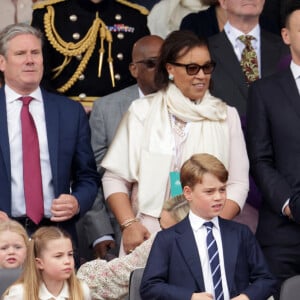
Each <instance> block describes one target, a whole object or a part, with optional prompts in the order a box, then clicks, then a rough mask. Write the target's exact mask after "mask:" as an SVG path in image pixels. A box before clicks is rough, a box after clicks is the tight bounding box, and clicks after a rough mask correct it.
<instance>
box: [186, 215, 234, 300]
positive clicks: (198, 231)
mask: <svg viewBox="0 0 300 300" xmlns="http://www.w3.org/2000/svg"><path fill="white" fill-rule="evenodd" d="M189 220H190V223H191V226H192V229H193V233H194V236H195V240H196V244H197V247H198V252H199V257H200V261H201V267H202V274H203V280H204V286H205V291H206V292H207V293H211V294H212V295H214V294H215V292H214V284H213V280H212V272H211V269H210V264H209V256H208V251H207V247H206V236H207V229H206V227H205V225H203V224H204V223H205V222H208V221H210V222H212V223H213V224H214V226H213V235H214V238H215V240H216V243H217V246H218V252H219V260H220V268H221V277H222V287H223V293H224V300H229V299H230V297H229V291H228V285H227V279H226V273H225V266H224V255H223V246H222V237H221V233H220V227H219V220H218V218H217V217H215V218H213V219H212V220H205V219H202V218H200V217H199V216H197V215H195V214H194V213H193V212H192V211H190V212H189ZM214 299H215V297H214Z"/></svg>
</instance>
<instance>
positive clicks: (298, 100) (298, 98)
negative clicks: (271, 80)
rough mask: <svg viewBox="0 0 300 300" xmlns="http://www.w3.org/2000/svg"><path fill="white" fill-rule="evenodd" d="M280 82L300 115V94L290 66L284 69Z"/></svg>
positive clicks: (286, 95) (288, 99) (286, 96)
mask: <svg viewBox="0 0 300 300" xmlns="http://www.w3.org/2000/svg"><path fill="white" fill-rule="evenodd" d="M278 84H280V85H281V88H282V90H283V92H284V94H285V98H286V99H287V101H289V102H290V104H291V105H292V107H293V108H294V109H295V111H296V113H297V115H298V116H299V117H300V95H299V91H298V88H297V85H296V81H295V79H294V77H293V74H292V72H291V70H290V68H288V69H287V70H285V71H282V76H280V77H279V83H278Z"/></svg>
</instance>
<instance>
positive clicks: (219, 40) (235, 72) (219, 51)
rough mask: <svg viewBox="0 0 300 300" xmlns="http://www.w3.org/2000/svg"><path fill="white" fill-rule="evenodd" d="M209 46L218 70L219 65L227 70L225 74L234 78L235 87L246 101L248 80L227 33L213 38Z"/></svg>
mask: <svg viewBox="0 0 300 300" xmlns="http://www.w3.org/2000/svg"><path fill="white" fill-rule="evenodd" d="M209 45H210V49H211V53H212V59H213V60H215V61H216V63H217V66H216V68H218V65H219V67H221V68H223V69H224V70H225V72H224V73H226V74H227V75H228V76H230V77H231V78H232V81H233V83H234V85H236V87H237V88H238V89H239V90H240V92H241V94H242V95H243V97H244V98H245V99H246V98H247V94H248V87H247V84H246V78H245V75H244V73H243V71H242V68H241V66H240V62H239V61H238V59H237V57H236V55H235V52H234V49H233V47H232V45H231V43H230V41H229V39H228V38H227V36H226V33H225V31H222V32H221V33H219V34H218V35H217V36H215V37H213V39H212V42H211V43H209ZM225 58H226V59H225ZM213 74H214V73H213ZM212 76H213V75H212Z"/></svg>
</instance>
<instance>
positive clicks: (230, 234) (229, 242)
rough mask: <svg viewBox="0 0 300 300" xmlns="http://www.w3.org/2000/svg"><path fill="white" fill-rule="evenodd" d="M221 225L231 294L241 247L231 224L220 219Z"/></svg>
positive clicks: (225, 264)
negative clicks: (238, 252)
mask: <svg viewBox="0 0 300 300" xmlns="http://www.w3.org/2000/svg"><path fill="white" fill-rule="evenodd" d="M219 225H220V231H221V238H222V246H223V256H224V257H223V259H224V266H225V273H226V279H227V285H228V290H229V294H230V291H232V289H233V287H232V283H234V282H235V278H234V275H235V270H234V268H233V267H234V266H235V264H236V259H237V251H238V247H239V245H238V241H237V239H236V238H234V235H235V232H234V231H233V230H232V229H231V227H230V226H229V224H228V223H227V222H224V220H223V219H222V218H219Z"/></svg>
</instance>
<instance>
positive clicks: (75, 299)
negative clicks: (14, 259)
mask: <svg viewBox="0 0 300 300" xmlns="http://www.w3.org/2000/svg"><path fill="white" fill-rule="evenodd" d="M3 299H4V300H10V299H11V300H14V299H20V300H21V299H22V300H39V299H69V300H91V299H92V298H91V295H90V290H89V288H88V286H87V285H86V284H85V283H84V282H82V281H80V280H78V279H77V277H76V275H75V269H74V257H73V246H72V240H71V237H70V236H69V235H68V234H67V233H66V232H64V231H62V230H60V229H59V228H57V227H54V226H49V227H41V228H39V229H38V230H37V231H36V232H35V233H34V234H33V235H32V237H31V239H30V242H29V250H28V255H27V258H26V261H25V264H24V270H23V273H22V274H21V277H20V278H19V279H18V280H17V281H16V282H15V283H14V284H13V285H11V286H10V287H8V289H7V290H6V291H5V292H4V297H3Z"/></svg>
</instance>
